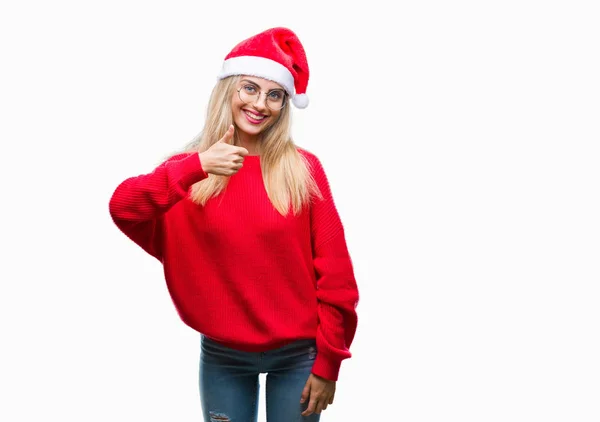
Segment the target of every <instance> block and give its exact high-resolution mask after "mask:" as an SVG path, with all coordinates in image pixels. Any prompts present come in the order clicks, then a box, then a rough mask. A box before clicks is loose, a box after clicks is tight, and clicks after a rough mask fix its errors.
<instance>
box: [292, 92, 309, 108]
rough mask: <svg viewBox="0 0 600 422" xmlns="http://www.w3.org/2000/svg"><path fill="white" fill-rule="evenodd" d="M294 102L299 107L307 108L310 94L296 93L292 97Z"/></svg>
mask: <svg viewBox="0 0 600 422" xmlns="http://www.w3.org/2000/svg"><path fill="white" fill-rule="evenodd" d="M292 103H294V105H295V106H296V107H298V108H306V107H308V95H306V94H296V95H294V96H293V97H292Z"/></svg>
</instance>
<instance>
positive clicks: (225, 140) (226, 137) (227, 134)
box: [217, 125, 234, 144]
mask: <svg viewBox="0 0 600 422" xmlns="http://www.w3.org/2000/svg"><path fill="white" fill-rule="evenodd" d="M233 132H234V128H233V125H229V128H228V129H227V132H225V135H223V137H222V138H221V139H219V140H218V141H217V142H222V143H227V144H228V143H229V141H230V140H231V138H232V137H233Z"/></svg>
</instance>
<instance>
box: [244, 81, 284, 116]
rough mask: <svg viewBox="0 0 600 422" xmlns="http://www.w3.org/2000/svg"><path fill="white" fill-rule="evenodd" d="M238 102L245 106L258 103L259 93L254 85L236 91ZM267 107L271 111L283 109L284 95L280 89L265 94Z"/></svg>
mask: <svg viewBox="0 0 600 422" xmlns="http://www.w3.org/2000/svg"><path fill="white" fill-rule="evenodd" d="M238 95H239V97H240V100H242V101H243V102H244V103H246V104H254V103H255V102H256V101H258V98H259V96H260V91H259V90H258V89H257V88H256V87H255V86H254V85H244V86H243V87H241V88H240V89H239V90H238ZM266 96H267V98H266V103H267V107H269V108H270V109H271V110H275V111H277V110H281V109H282V108H283V107H285V103H286V97H287V96H286V94H285V91H284V90H282V89H274V90H272V91H269V92H268V93H267V94H266Z"/></svg>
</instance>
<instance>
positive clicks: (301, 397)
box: [300, 378, 310, 403]
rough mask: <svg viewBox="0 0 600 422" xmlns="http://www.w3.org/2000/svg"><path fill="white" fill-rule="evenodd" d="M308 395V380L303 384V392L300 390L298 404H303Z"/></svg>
mask: <svg viewBox="0 0 600 422" xmlns="http://www.w3.org/2000/svg"><path fill="white" fill-rule="evenodd" d="M309 395H310V378H309V379H308V380H307V381H306V384H304V390H302V395H301V396H300V403H304V402H305V401H306V400H307V399H308V397H309Z"/></svg>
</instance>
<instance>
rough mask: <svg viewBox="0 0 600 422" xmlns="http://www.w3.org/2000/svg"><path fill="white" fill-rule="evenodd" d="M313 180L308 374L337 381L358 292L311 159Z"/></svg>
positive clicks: (324, 183) (324, 184)
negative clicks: (312, 336) (313, 332)
mask: <svg viewBox="0 0 600 422" xmlns="http://www.w3.org/2000/svg"><path fill="white" fill-rule="evenodd" d="M311 165H312V170H313V177H314V178H315V181H316V183H317V185H318V187H319V189H320V190H321V194H322V196H323V199H322V200H321V199H317V198H315V199H314V202H313V204H312V205H311V234H312V247H313V261H314V268H315V272H316V276H317V300H318V305H317V309H318V317H319V323H318V329H317V337H316V341H317V357H316V359H315V362H314V364H313V367H312V372H313V373H314V374H315V375H319V376H321V377H323V378H326V379H329V380H333V381H337V379H338V375H339V370H340V366H341V363H342V360H344V359H347V358H349V357H351V353H350V350H349V348H350V345H351V343H352V340H353V339H354V334H355V332H356V327H357V321H358V320H357V314H356V307H357V305H358V300H359V293H358V287H357V284H356V280H355V277H354V270H353V266H352V261H351V259H350V256H349V253H348V248H347V245H346V239H345V235H344V228H343V226H342V222H341V220H340V216H339V214H338V211H337V209H336V207H335V204H334V201H333V197H332V194H331V189H330V186H329V183H328V180H327V176H326V174H325V171H324V169H323V167H322V165H321V163H320V161H319V160H318V159H317V158H316V157H313V160H312V164H311Z"/></svg>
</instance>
